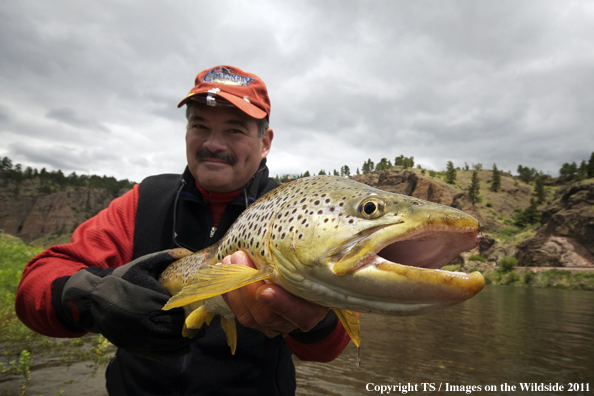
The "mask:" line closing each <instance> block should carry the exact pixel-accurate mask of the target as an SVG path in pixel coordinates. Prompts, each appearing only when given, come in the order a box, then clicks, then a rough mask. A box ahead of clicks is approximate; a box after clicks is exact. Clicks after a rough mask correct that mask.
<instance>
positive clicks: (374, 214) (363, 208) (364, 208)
mask: <svg viewBox="0 0 594 396" xmlns="http://www.w3.org/2000/svg"><path fill="white" fill-rule="evenodd" d="M359 213H361V215H362V216H363V217H364V218H366V219H375V218H378V217H380V216H381V215H383V214H384V203H383V202H382V201H380V200H378V199H377V198H368V199H366V200H364V201H363V202H361V204H360V205H359Z"/></svg>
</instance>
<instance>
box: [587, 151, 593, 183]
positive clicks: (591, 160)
mask: <svg viewBox="0 0 594 396" xmlns="http://www.w3.org/2000/svg"><path fill="white" fill-rule="evenodd" d="M588 177H594V151H593V152H592V155H590V161H588Z"/></svg>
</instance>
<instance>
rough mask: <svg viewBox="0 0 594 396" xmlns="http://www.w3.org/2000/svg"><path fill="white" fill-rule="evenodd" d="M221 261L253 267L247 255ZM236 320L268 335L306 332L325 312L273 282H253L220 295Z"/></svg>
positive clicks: (325, 309)
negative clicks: (296, 330)
mask: <svg viewBox="0 0 594 396" xmlns="http://www.w3.org/2000/svg"><path fill="white" fill-rule="evenodd" d="M222 263H223V264H237V265H245V266H248V267H252V268H255V266H254V265H253V263H252V262H251V260H250V259H249V257H248V255H247V254H246V253H244V252H241V251H239V252H235V253H233V254H232V255H230V256H226V257H225V258H224V259H223V261H222ZM223 298H224V299H225V302H226V303H227V305H229V307H230V308H231V310H232V311H233V313H234V314H235V316H236V317H237V320H238V321H239V322H240V323H241V324H242V325H244V326H246V327H251V328H253V329H256V330H259V331H261V332H262V333H264V334H265V335H266V336H268V337H275V336H277V335H278V334H287V333H289V332H291V331H293V330H295V329H297V328H300V329H301V330H303V331H309V330H311V329H312V328H314V327H315V326H316V325H317V324H318V323H319V321H320V320H322V319H323V318H324V317H325V316H326V315H327V314H328V308H326V307H322V306H319V305H316V304H312V303H310V302H309V301H306V300H304V299H302V298H300V297H296V296H294V295H292V294H291V293H289V292H287V291H286V290H284V289H283V288H282V287H280V286H278V285H273V284H266V283H264V282H263V281H259V282H255V283H252V284H250V285H247V286H244V287H242V288H240V289H238V290H233V291H230V292H228V293H226V294H225V295H223Z"/></svg>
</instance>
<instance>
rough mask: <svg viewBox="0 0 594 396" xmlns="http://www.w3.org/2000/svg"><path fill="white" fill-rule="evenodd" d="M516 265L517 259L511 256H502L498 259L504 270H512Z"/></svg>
mask: <svg viewBox="0 0 594 396" xmlns="http://www.w3.org/2000/svg"><path fill="white" fill-rule="evenodd" d="M516 265H518V260H517V259H516V258H515V257H512V256H504V257H502V258H501V260H499V267H501V269H502V270H503V271H504V272H509V271H511V270H513V269H514V267H515V266H516Z"/></svg>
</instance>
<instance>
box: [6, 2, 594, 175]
mask: <svg viewBox="0 0 594 396" xmlns="http://www.w3.org/2000/svg"><path fill="white" fill-rule="evenodd" d="M219 64H230V65H235V66H238V67H240V68H242V69H244V70H247V71H250V72H253V73H255V74H258V75H259V76H260V77H262V79H264V81H265V82H266V84H267V86H268V90H269V94H270V97H271V100H272V114H271V127H272V128H273V129H274V131H275V138H274V141H273V148H272V151H271V154H270V155H269V166H270V168H271V174H272V175H275V174H279V175H281V174H284V173H302V172H304V171H306V170H309V171H310V172H312V173H318V172H319V171H320V169H325V170H326V171H331V170H333V169H340V167H341V166H342V165H348V166H349V167H350V168H351V170H352V171H353V172H354V171H355V170H356V168H357V167H361V165H362V164H363V162H364V161H365V160H367V159H368V158H371V159H372V160H373V161H374V162H376V163H377V162H379V160H380V159H381V158H382V157H386V158H388V159H390V160H391V161H394V158H395V157H396V156H398V155H401V154H403V155H405V156H407V157H410V156H414V158H415V162H416V163H417V164H421V165H422V166H423V167H424V168H427V169H434V170H443V169H445V166H446V163H447V161H449V160H451V161H453V162H454V164H455V165H456V166H461V167H462V166H464V163H465V162H467V163H468V164H469V165H472V164H475V163H482V164H483V165H484V167H485V168H491V167H492V165H493V163H497V165H498V167H499V168H500V169H503V170H511V171H513V172H514V173H515V171H516V169H517V167H518V165H519V164H522V165H524V166H529V167H535V168H536V169H538V170H542V171H544V172H547V173H550V174H553V175H557V174H558V170H559V168H560V167H561V165H562V164H563V163H564V162H572V161H576V162H577V163H578V164H579V162H580V161H581V160H584V159H585V160H588V159H589V158H590V154H591V153H592V152H593V151H594V3H593V2H592V1H575V2H573V1H542V0H538V1H515V0H514V1H480V2H479V1H447V0H446V1H444V0H439V1H394V0H391V1H345V0H340V1H298V0H295V1H291V2H282V1H276V0H270V1H244V2H240V1H200V0H191V1H189V0H188V1H184V0H178V1H175V2H165V1H156V0H142V1H140V0H138V1H134V0H129V1H121V0H117V1H115V0H101V1H84V2H76V1H66V0H52V1H51V2H50V1H41V0H39V1H29V0H3V1H2V2H1V4H0V156H8V157H10V158H11V159H12V160H13V162H14V163H21V164H22V165H23V166H24V167H25V166H31V167H35V168H38V169H41V168H43V167H45V168H47V169H48V170H55V169H62V170H63V171H64V172H65V173H67V174H68V173H70V172H72V171H75V172H77V173H79V174H81V173H86V174H99V175H103V174H105V175H108V176H115V177H117V178H128V179H130V180H134V181H140V180H142V179H143V178H144V177H146V176H148V175H151V174H156V173H165V172H176V173H179V172H181V171H182V170H183V168H184V166H185V148H184V133H185V122H184V121H185V118H184V111H183V109H177V108H176V105H177V103H178V102H179V101H180V100H181V99H182V98H183V97H184V96H185V95H186V94H187V93H188V91H189V90H190V88H191V87H192V86H193V82H194V78H195V76H196V74H197V73H198V72H199V71H201V70H203V69H206V68H208V67H212V66H215V65H219Z"/></svg>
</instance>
